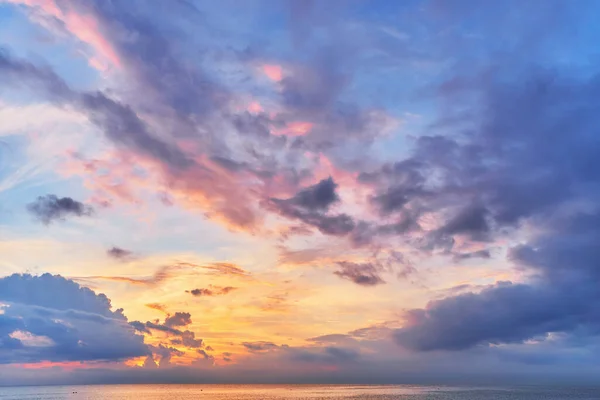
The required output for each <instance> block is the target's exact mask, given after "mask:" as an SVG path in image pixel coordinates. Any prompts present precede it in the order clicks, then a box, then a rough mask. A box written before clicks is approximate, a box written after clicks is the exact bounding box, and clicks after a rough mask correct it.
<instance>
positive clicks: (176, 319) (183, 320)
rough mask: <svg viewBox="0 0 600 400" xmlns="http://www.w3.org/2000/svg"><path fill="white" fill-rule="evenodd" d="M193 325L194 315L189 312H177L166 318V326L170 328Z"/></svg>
mask: <svg viewBox="0 0 600 400" xmlns="http://www.w3.org/2000/svg"><path fill="white" fill-rule="evenodd" d="M191 323H192V315H191V314H190V313H188V312H176V313H175V314H173V315H169V316H167V318H165V326H168V327H169V328H174V327H179V326H186V325H189V324H191Z"/></svg>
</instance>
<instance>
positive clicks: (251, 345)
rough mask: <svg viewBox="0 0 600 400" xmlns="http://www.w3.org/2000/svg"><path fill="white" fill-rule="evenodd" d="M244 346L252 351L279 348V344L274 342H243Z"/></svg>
mask: <svg viewBox="0 0 600 400" xmlns="http://www.w3.org/2000/svg"><path fill="white" fill-rule="evenodd" d="M242 346H244V347H245V348H247V349H248V350H250V351H252V352H263V351H270V350H275V349H278V348H279V346H278V345H276V344H275V343H273V342H243V343H242Z"/></svg>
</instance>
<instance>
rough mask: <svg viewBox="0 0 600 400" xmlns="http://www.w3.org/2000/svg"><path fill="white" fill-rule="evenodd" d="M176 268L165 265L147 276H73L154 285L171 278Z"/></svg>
mask: <svg viewBox="0 0 600 400" xmlns="http://www.w3.org/2000/svg"><path fill="white" fill-rule="evenodd" d="M177 269H178V268H177V267H176V266H165V267H161V268H159V269H158V270H157V271H156V272H155V273H154V274H153V275H152V276H150V277H147V278H130V277H126V276H86V277H73V279H74V280H78V281H87V280H97V279H98V280H107V281H113V282H125V283H129V284H132V285H138V286H156V285H159V284H161V283H163V282H164V281H166V280H167V279H169V278H171V277H172V276H173V275H174V274H175V271H176V270H177Z"/></svg>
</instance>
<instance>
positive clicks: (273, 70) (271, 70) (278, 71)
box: [262, 64, 283, 82]
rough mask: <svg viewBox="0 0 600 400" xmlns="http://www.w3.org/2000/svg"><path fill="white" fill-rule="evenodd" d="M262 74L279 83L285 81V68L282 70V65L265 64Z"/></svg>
mask: <svg viewBox="0 0 600 400" xmlns="http://www.w3.org/2000/svg"><path fill="white" fill-rule="evenodd" d="M262 72H263V73H264V74H265V75H266V76H267V77H268V78H269V79H271V80H272V81H275V82H279V81H281V80H282V79H283V68H281V65H276V64H265V65H263V66H262Z"/></svg>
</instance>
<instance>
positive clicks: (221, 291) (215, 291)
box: [186, 285, 237, 297]
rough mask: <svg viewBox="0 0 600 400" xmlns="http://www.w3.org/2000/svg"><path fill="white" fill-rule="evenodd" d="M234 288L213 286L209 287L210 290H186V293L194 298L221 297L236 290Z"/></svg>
mask: <svg viewBox="0 0 600 400" xmlns="http://www.w3.org/2000/svg"><path fill="white" fill-rule="evenodd" d="M236 289H237V288H236V287H233V286H213V285H209V288H199V289H193V290H186V293H191V294H192V296H197V297H199V296H221V295H225V294H227V293H229V292H232V291H234V290H236Z"/></svg>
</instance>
